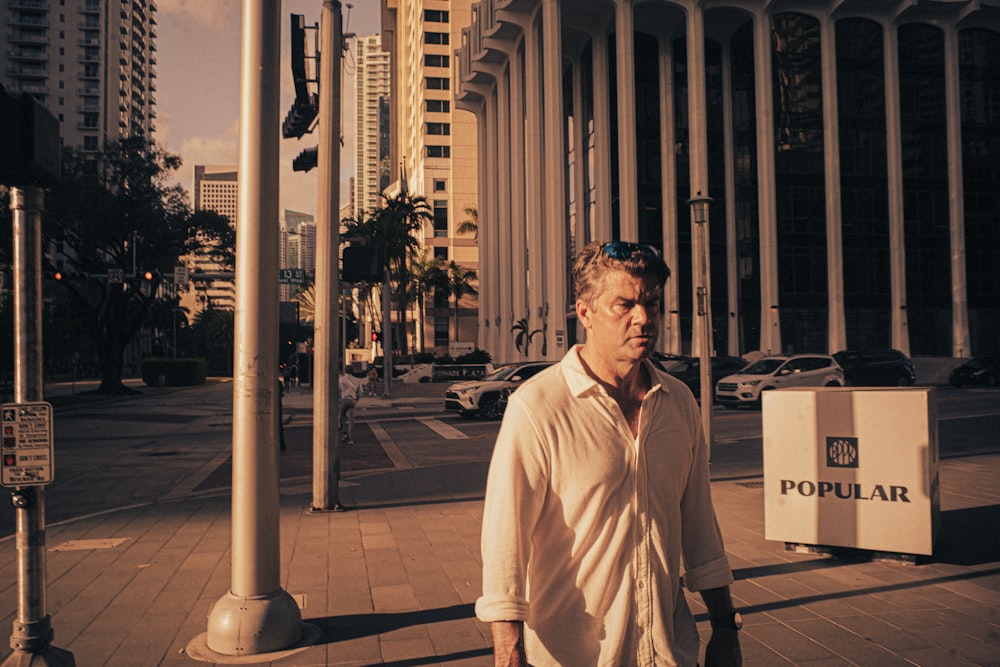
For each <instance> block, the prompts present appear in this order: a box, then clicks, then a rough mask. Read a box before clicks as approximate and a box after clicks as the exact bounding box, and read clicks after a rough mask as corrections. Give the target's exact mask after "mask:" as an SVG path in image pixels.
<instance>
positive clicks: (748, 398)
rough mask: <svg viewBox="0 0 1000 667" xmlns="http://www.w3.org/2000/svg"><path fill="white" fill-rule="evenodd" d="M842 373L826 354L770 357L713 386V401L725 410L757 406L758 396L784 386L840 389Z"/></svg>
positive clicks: (842, 380) (758, 402)
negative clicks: (743, 406) (721, 405)
mask: <svg viewBox="0 0 1000 667" xmlns="http://www.w3.org/2000/svg"><path fill="white" fill-rule="evenodd" d="M842 386H844V370H843V369H842V368H841V367H840V365H838V364H837V362H836V360H835V359H834V358H833V357H831V356H829V355H826V354H791V355H785V354H782V355H774V356H770V357H764V358H762V359H759V360H758V361H756V362H755V363H753V364H750V365H749V366H747V367H746V368H744V369H743V370H741V371H740V372H739V373H736V374H735V375H728V376H726V377H724V378H722V379H721V380H719V382H718V383H717V384H716V385H715V400H716V401H718V402H719V403H721V404H723V405H725V406H726V407H728V408H738V407H740V406H741V405H749V406H753V407H760V395H761V394H762V393H763V392H765V391H768V390H771V389H783V388H784V387H842Z"/></svg>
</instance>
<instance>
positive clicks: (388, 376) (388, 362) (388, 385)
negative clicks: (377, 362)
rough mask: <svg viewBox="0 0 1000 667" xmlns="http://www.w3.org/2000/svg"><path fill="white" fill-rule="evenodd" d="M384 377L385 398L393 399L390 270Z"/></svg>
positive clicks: (384, 290)
mask: <svg viewBox="0 0 1000 667" xmlns="http://www.w3.org/2000/svg"><path fill="white" fill-rule="evenodd" d="M382 375H383V376H384V378H383V379H384V380H385V397H386V398H392V286H391V285H390V284H389V269H388V268H386V270H385V282H383V283H382Z"/></svg>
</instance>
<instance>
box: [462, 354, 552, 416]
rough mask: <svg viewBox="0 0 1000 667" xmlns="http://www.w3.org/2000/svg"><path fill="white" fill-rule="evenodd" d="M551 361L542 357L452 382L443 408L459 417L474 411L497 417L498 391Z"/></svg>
mask: <svg viewBox="0 0 1000 667" xmlns="http://www.w3.org/2000/svg"><path fill="white" fill-rule="evenodd" d="M553 363H554V362H551V361H542V362H537V363H524V364H510V365H509V366H502V367H500V368H498V369H496V370H495V371H493V372H492V373H490V374H489V375H487V376H486V377H484V378H482V379H481V380H468V381H466V382H456V383H454V384H453V385H451V386H449V387H448V390H447V391H446V392H445V394H444V409H445V410H452V411H455V412H458V413H459V414H460V415H462V416H463V417H469V416H472V415H476V414H478V415H479V416H481V417H485V418H486V419H498V418H499V417H501V416H502V414H503V413H502V412H501V408H500V406H499V405H498V403H497V400H498V399H499V398H500V392H502V391H503V390H504V389H509V388H511V387H517V386H518V385H519V384H520V383H522V382H524V381H525V380H527V379H528V378H530V377H531V376H532V375H534V374H535V373H537V372H539V371H541V370H543V369H545V368H548V367H549V366H551V365H552V364H553Z"/></svg>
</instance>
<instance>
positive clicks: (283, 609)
mask: <svg viewBox="0 0 1000 667" xmlns="http://www.w3.org/2000/svg"><path fill="white" fill-rule="evenodd" d="M280 10H281V2H280V0H244V2H243V27H242V47H241V51H242V53H241V63H240V139H239V142H240V143H239V145H240V151H239V177H238V178H239V209H238V216H239V221H240V241H239V243H238V244H237V246H236V253H237V254H236V341H235V342H236V354H235V370H234V373H233V385H234V386H233V500H232V505H233V520H232V524H233V528H232V534H233V545H232V551H233V555H232V574H231V588H230V590H229V592H228V593H227V594H226V595H224V596H223V597H222V598H220V599H219V600H218V601H217V602H216V603H215V605H214V606H213V607H212V611H211V613H210V614H209V617H208V632H207V636H206V638H207V646H208V648H209V649H210V650H212V651H214V652H217V653H221V654H223V655H256V654H259V653H266V652H270V651H277V650H281V649H285V648H288V647H290V646H292V645H293V644H295V643H296V642H298V641H299V639H300V638H301V637H302V622H301V621H302V616H301V612H300V611H299V608H298V605H297V604H296V603H295V600H294V599H293V598H292V596H291V595H289V594H288V593H286V592H285V591H284V590H283V589H282V588H281V585H280V576H281V572H280V569H281V557H280V553H281V551H280V544H279V523H280V522H279V495H278V442H277V441H278V372H277V367H278V363H277V362H278V325H277V322H278V243H277V239H278V138H279V133H278V127H279V112H278V97H279V96H278V92H279V90H278V84H279V74H278V68H279V66H280V64H281V57H280V56H281V54H280V40H279V37H278V29H279V27H280V25H281V20H280Z"/></svg>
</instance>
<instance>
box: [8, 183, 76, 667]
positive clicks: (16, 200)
mask: <svg viewBox="0 0 1000 667" xmlns="http://www.w3.org/2000/svg"><path fill="white" fill-rule="evenodd" d="M42 199H43V195H42V189H41V188H40V187H37V186H29V187H24V188H20V187H13V188H11V190H10V208H11V212H12V213H13V236H14V240H13V246H14V247H13V251H14V329H15V333H14V402H15V403H31V402H40V401H41V400H42V394H43V384H42V271H41V265H42V240H41V239H42V221H41V220H42V218H41V215H42ZM11 502H12V503H13V504H14V508H15V510H14V511H15V512H16V519H17V617H16V618H15V619H14V623H13V626H14V627H13V632H12V634H11V636H10V646H11V648H12V649H14V652H13V653H11V654H10V656H8V657H7V659H6V660H5V661H4V663H3V665H4V667H15V666H22V665H23V666H24V667H28V666H31V667H45V666H46V665H48V666H49V667H55V666H56V665H59V666H62V667H73V666H74V665H75V664H76V663H75V661H74V660H73V654H72V653H70V652H68V651H65V650H63V649H59V648H55V647H54V646H52V645H51V643H50V642H51V641H52V638H53V632H52V625H51V623H50V619H49V615H48V613H47V612H46V586H45V574H46V573H45V487H44V486H19V487H16V488H15V489H14V491H13V492H12V493H11Z"/></svg>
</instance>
